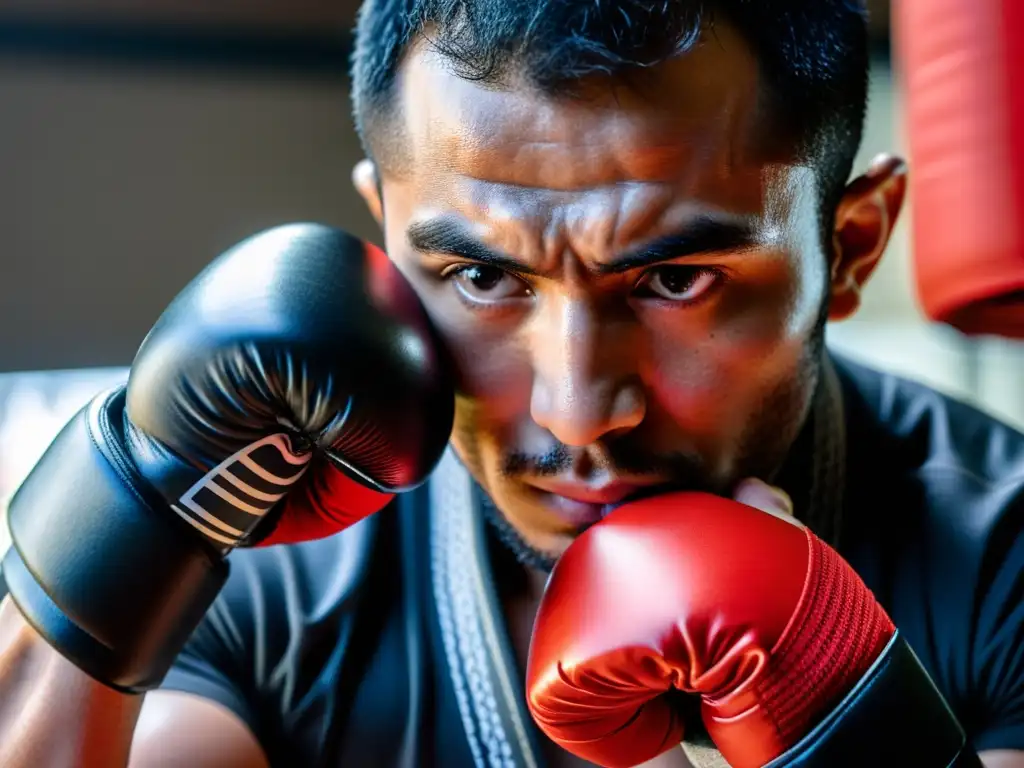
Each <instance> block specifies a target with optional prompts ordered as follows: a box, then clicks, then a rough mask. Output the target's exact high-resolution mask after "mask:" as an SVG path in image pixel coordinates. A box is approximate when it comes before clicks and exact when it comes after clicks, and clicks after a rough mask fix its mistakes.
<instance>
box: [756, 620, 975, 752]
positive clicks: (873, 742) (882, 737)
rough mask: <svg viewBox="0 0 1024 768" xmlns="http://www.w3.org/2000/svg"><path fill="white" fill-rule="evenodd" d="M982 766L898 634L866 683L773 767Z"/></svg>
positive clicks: (864, 680)
mask: <svg viewBox="0 0 1024 768" xmlns="http://www.w3.org/2000/svg"><path fill="white" fill-rule="evenodd" d="M832 765H876V766H880V768H882V767H885V766H893V767H894V768H896V767H900V768H902V766H911V765H913V766H920V768H982V763H981V762H980V760H979V759H978V757H977V755H976V754H975V752H974V750H973V748H972V747H971V745H970V743H969V742H968V741H967V739H966V737H965V735H964V731H963V728H962V727H961V726H960V724H959V722H957V720H956V717H955V716H954V715H953V712H952V711H951V710H950V709H949V706H948V705H947V704H946V701H945V700H944V699H943V697H942V694H941V693H940V692H939V690H938V689H937V688H936V687H935V685H934V683H933V682H932V681H931V678H929V677H928V674H927V672H926V671H925V670H924V668H923V667H922V666H921V665H920V662H919V661H918V660H917V657H916V656H915V655H914V654H913V651H911V649H910V647H909V646H908V645H906V643H905V642H904V640H903V638H902V636H901V635H900V634H899V633H897V634H896V636H895V637H894V638H893V640H892V641H891V642H890V645H889V646H888V647H887V649H886V651H885V653H883V655H882V656H881V658H879V660H878V661H877V662H876V664H875V666H874V667H873V668H872V669H871V671H869V673H868V674H867V675H866V676H865V678H864V679H863V680H862V681H861V683H860V684H859V685H858V686H857V687H856V688H855V689H854V690H853V691H852V692H851V693H850V694H849V695H848V696H847V697H846V698H845V699H844V700H843V701H842V702H841V703H840V704H839V706H838V707H836V709H835V710H834V711H833V712H831V713H830V714H829V715H828V717H826V718H825V720H823V721H822V722H821V723H820V724H819V725H818V726H817V727H816V728H815V729H814V730H813V731H812V732H811V733H809V734H808V735H807V736H806V737H804V738H803V739H801V741H800V742H799V743H798V744H796V745H795V746H794V747H793V748H792V749H790V750H788V751H787V752H786V753H785V754H783V755H781V756H780V757H779V758H778V759H776V760H774V761H772V762H771V763H770V765H769V766H768V767H767V768H797V767H798V766H799V767H800V768H818V767H819V766H822V767H823V766H832Z"/></svg>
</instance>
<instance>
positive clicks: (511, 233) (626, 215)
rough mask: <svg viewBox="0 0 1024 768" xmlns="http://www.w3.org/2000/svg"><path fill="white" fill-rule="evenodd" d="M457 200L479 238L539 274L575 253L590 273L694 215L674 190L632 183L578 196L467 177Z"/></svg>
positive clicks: (554, 270) (550, 270) (557, 268)
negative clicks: (681, 207)
mask: <svg viewBox="0 0 1024 768" xmlns="http://www.w3.org/2000/svg"><path fill="white" fill-rule="evenodd" d="M458 188H459V191H460V193H459V194H456V195H454V196H453V202H455V206H456V208H457V210H458V211H459V212H460V213H461V214H462V215H463V216H464V217H465V219H466V220H467V223H469V224H470V226H471V227H472V229H473V231H475V232H476V234H477V236H478V237H480V238H481V239H483V240H484V241H485V242H486V243H487V244H489V245H491V246H493V247H495V248H498V249H500V250H502V251H503V252H505V253H506V254H507V255H509V256H512V257H516V258H519V259H522V260H523V261H524V262H525V263H526V264H527V265H528V266H530V267H532V268H534V269H536V270H537V271H538V272H541V273H546V274H555V273H558V272H559V271H560V269H561V268H563V267H564V265H565V259H566V258H567V256H572V257H574V258H576V259H578V260H579V261H581V262H582V263H583V265H584V266H586V268H587V269H588V270H589V271H594V270H595V268H597V267H600V266H603V265H607V264H609V263H611V262H613V261H614V260H615V258H617V257H618V256H619V255H620V254H621V253H622V252H624V251H626V250H629V249H630V248H632V247H635V246H636V245H638V244H639V243H641V242H642V241H644V240H647V239H651V238H653V237H656V236H657V235H659V234H663V233H666V232H667V231H668V230H670V229H671V226H672V221H673V219H679V220H680V221H685V220H686V219H687V218H688V217H691V216H693V215H694V214H693V212H692V210H691V208H692V207H686V206H684V207H683V211H682V215H679V210H678V209H679V208H680V198H679V197H677V195H676V194H675V193H676V190H675V189H674V188H673V187H671V186H670V185H664V184H646V183H642V182H629V183H620V184H614V185H609V186H606V187H602V188H595V189H588V190H585V191H582V192H578V193H568V192H559V191H551V190H547V191H533V190H524V189H522V188H520V187H517V186H515V185H507V184H501V183H497V182H493V181H478V180H475V179H462V180H461V183H460V184H459V187H458Z"/></svg>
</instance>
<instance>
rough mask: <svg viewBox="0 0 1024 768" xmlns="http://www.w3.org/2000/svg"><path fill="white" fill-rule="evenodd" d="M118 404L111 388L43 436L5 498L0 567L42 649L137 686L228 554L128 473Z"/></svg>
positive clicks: (190, 619)
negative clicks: (7, 532)
mask: <svg viewBox="0 0 1024 768" xmlns="http://www.w3.org/2000/svg"><path fill="white" fill-rule="evenodd" d="M123 409H124V390H123V388H122V389H118V390H115V391H114V392H112V393H108V394H105V395H101V396H100V397H97V398H96V399H95V400H93V402H92V403H90V404H89V405H88V406H86V407H85V408H84V409H83V410H82V411H80V412H79V413H78V414H77V415H76V416H75V417H74V418H73V419H72V420H71V421H70V422H69V423H68V425H67V426H66V427H65V428H64V429H63V430H62V431H61V433H60V434H59V435H58V436H57V438H56V439H55V440H54V441H53V443H51V445H50V447H49V448H48V449H47V451H46V453H45V454H44V455H43V457H42V458H41V459H40V461H39V463H38V465H37V467H36V469H35V470H34V471H33V472H32V473H31V474H30V475H29V477H28V478H27V479H26V480H25V482H24V484H23V485H22V486H21V488H19V490H18V492H17V493H16V494H15V496H14V498H13V499H12V500H11V504H10V509H9V512H8V519H9V523H10V529H11V539H12V542H13V546H12V547H11V549H10V550H9V552H8V553H7V556H6V557H5V558H4V563H3V568H4V572H5V575H6V579H7V582H8V587H9V589H10V594H11V598H12V599H13V600H14V602H15V603H16V604H17V606H18V608H19V609H20V610H21V612H22V614H23V615H24V616H25V619H26V620H27V621H28V622H29V624H31V625H32V626H33V627H34V628H35V629H36V631H38V632H39V633H40V635H42V637H43V638H44V639H45V640H46V641H47V642H48V643H49V644H50V645H51V646H52V647H53V648H54V649H56V650H57V651H58V652H59V653H60V654H61V655H63V656H64V657H65V658H67V659H68V660H69V661H71V662H72V663H74V664H75V665H76V666H78V667H79V668H80V669H82V671H84V672H85V673H86V674H88V675H90V676H91V677H93V678H94V679H96V680H97V681H99V682H101V683H103V684H105V685H107V686H109V687H111V688H114V689H116V690H119V691H122V692H125V693H138V692H142V691H146V690H149V689H152V688H155V687H157V686H158V685H159V684H160V682H161V681H162V679H163V677H164V676H165V675H166V673H167V670H168V669H169V668H170V666H171V664H172V663H173V661H174V658H175V657H176V656H177V654H178V652H179V651H180V649H181V648H182V646H183V645H184V644H185V642H186V640H187V639H188V637H189V635H191V633H192V631H193V630H194V629H195V627H196V625H197V624H198V623H199V621H200V620H201V619H202V617H203V615H204V614H205V612H206V610H207V609H208V608H209V606H210V604H211V603H212V602H213V600H214V598H215V597H216V596H217V594H218V592H219V591H220V589H221V587H222V586H223V584H224V581H225V580H226V578H227V573H228V565H227V563H226V562H225V561H224V560H222V559H221V558H220V557H219V556H218V555H217V553H216V552H214V551H213V549H212V548H211V547H209V546H207V545H206V544H205V542H203V541H202V540H201V539H200V538H199V537H198V536H196V535H195V534H194V533H193V532H191V531H189V530H186V529H185V527H184V526H183V525H181V523H180V522H179V521H177V520H176V519H175V517H174V515H173V514H171V512H170V511H169V510H167V509H165V508H164V505H163V504H162V503H161V501H160V500H159V498H158V497H156V494H155V492H153V491H152V490H151V489H149V487H148V485H147V484H146V482H145V481H144V480H143V479H142V478H141V477H140V476H139V475H138V474H137V473H136V472H135V470H134V468H133V466H132V463H131V461H130V460H129V458H128V457H127V455H126V453H125V451H124V449H123V447H122V444H121V435H122V434H123V430H122V429H121V428H120V427H121V424H122V418H123ZM47 465H50V466H49V467H47Z"/></svg>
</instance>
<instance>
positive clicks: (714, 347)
mask: <svg viewBox="0 0 1024 768" xmlns="http://www.w3.org/2000/svg"><path fill="white" fill-rule="evenodd" d="M755 272H756V273H755ZM802 284H804V277H803V276H802V275H801V274H799V273H798V271H797V270H796V269H794V267H793V263H792V262H791V261H789V260H787V259H783V258H778V259H771V260H767V261H766V262H765V263H764V264H762V265H759V267H758V269H757V270H756V271H752V272H750V273H747V274H744V275H742V276H737V277H736V278H735V279H733V280H732V281H731V282H730V283H729V284H728V285H727V286H726V287H725V288H724V289H723V292H722V294H721V296H720V297H719V300H717V301H715V302H713V303H712V304H711V305H710V307H709V308H707V309H705V310H702V311H701V312H700V315H699V317H696V318H695V317H687V318H686V322H683V321H682V320H681V319H678V318H676V319H673V318H672V317H671V314H672V313H671V312H664V313H661V315H662V317H649V318H648V319H647V323H648V325H649V327H651V328H652V337H653V340H654V354H653V355H652V358H651V359H652V362H653V365H652V367H651V370H649V371H647V372H646V376H645V378H646V379H647V380H648V382H649V386H650V389H651V393H652V396H653V397H654V398H655V399H656V400H657V403H658V405H659V406H660V408H661V409H664V410H665V411H667V412H668V413H670V414H672V417H673V419H674V420H675V421H677V422H678V423H679V424H681V425H683V426H684V427H685V428H686V429H687V430H688V431H692V432H694V433H704V434H710V433H721V432H723V431H730V430H731V429H732V428H733V427H735V429H741V428H742V427H743V425H744V423H746V422H747V421H748V420H749V419H751V418H753V417H755V416H756V415H757V414H756V413H755V411H757V410H758V409H759V408H760V407H761V405H762V404H763V402H764V400H765V397H766V395H767V393H769V392H771V391H774V390H776V389H777V388H778V387H779V386H780V384H782V383H784V382H785V381H787V380H789V379H792V378H795V377H797V376H798V375H799V374H800V368H801V364H802V361H803V352H804V349H805V347H806V345H807V344H808V342H809V340H810V338H811V335H812V334H813V332H814V329H815V326H816V322H817V317H818V308H817V305H816V304H815V303H814V302H813V301H812V299H813V297H810V296H808V295H807V294H806V292H804V291H803V290H802V289H801V288H800V286H801V285H802Z"/></svg>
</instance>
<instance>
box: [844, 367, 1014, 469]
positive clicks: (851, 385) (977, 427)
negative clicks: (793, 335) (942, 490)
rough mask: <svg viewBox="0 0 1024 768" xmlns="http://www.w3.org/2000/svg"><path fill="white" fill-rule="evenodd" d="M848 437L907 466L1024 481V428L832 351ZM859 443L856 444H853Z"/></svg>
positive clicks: (907, 467)
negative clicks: (1011, 424) (839, 382)
mask: <svg viewBox="0 0 1024 768" xmlns="http://www.w3.org/2000/svg"><path fill="white" fill-rule="evenodd" d="M833 360H834V362H835V363H836V368H837V371H838V373H839V377H840V380H841V381H842V384H843V390H844V400H845V405H846V408H847V420H848V422H849V423H850V425H851V426H852V427H853V429H852V432H851V437H853V438H854V439H860V440H863V441H866V442H870V443H873V445H872V447H873V448H874V449H878V448H882V449H884V450H886V452H887V453H886V455H887V457H889V458H896V459H898V462H897V467H898V468H900V469H904V470H909V471H923V472H935V471H947V472H952V473H953V474H956V475H959V476H961V477H962V478H963V479H964V480H967V481H971V482H973V483H975V484H976V485H979V486H985V487H993V486H1004V485H1007V484H1009V485H1013V484H1019V485H1024V434H1022V433H1021V432H1020V431H1018V430H1017V429H1015V428H1014V427H1012V426H1010V425H1008V424H1006V423H1004V422H1002V421H1000V420H999V419H997V418H995V417H994V416H992V415H990V414H988V413H985V412H984V411H983V410H981V409H979V408H977V407H974V406H972V405H970V404H968V403H965V402H962V401H960V400H957V399H956V398H954V397H951V396H949V395H946V394H943V393H941V392H938V391H936V390H934V389H932V388H930V387H928V386H925V385H924V384H921V383H919V382H916V381H912V380H910V379H907V378H904V377H901V376H897V375H895V374H892V373H887V372H883V371H879V370H877V369H874V368H871V367H869V366H866V365H863V364H860V363H855V362H853V361H851V360H849V359H847V358H844V357H841V356H838V355H835V354H833ZM853 447H854V448H856V446H853Z"/></svg>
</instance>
